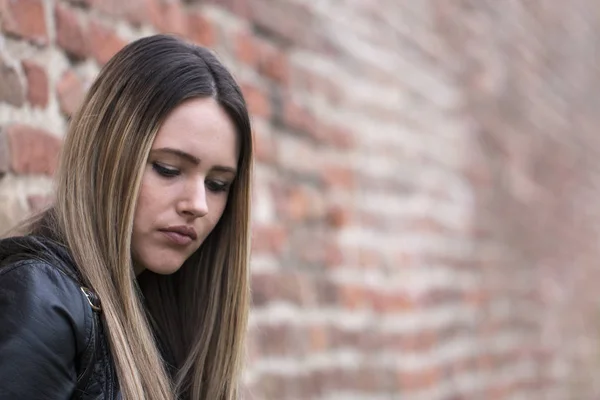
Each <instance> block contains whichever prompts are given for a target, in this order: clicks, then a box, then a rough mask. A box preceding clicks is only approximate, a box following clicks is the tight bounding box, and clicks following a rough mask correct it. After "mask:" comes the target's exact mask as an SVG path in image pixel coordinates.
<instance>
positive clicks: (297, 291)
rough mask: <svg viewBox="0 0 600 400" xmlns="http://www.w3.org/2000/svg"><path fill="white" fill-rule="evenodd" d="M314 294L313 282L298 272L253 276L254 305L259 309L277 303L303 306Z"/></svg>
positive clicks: (256, 274)
mask: <svg viewBox="0 0 600 400" xmlns="http://www.w3.org/2000/svg"><path fill="white" fill-rule="evenodd" d="M313 292H314V283H313V282H312V280H311V279H309V277H308V276H306V275H303V274H300V273H298V272H292V271H279V272H267V273H254V274H252V303H253V304H254V305H255V306H257V307H261V306H265V305H267V304H268V303H270V302H275V301H278V302H282V301H283V302H287V303H292V304H295V305H303V304H304V303H305V302H307V300H308V299H309V297H310V296H311V295H313V294H314V293H313Z"/></svg>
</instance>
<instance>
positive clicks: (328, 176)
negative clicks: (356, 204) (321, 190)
mask: <svg viewBox="0 0 600 400" xmlns="http://www.w3.org/2000/svg"><path fill="white" fill-rule="evenodd" d="M322 178H323V181H324V182H325V184H326V185H327V186H329V187H335V188H341V189H353V188H355V187H356V183H357V182H356V180H357V176H356V173H355V172H354V171H353V170H352V168H350V167H343V166H339V165H329V166H326V167H325V168H324V169H323V172H322Z"/></svg>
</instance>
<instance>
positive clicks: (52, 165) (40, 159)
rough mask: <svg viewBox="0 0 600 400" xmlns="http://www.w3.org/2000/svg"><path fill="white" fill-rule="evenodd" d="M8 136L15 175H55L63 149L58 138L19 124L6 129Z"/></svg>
mask: <svg viewBox="0 0 600 400" xmlns="http://www.w3.org/2000/svg"><path fill="white" fill-rule="evenodd" d="M6 135H7V137H8V142H9V147H10V156H11V169H12V171H13V172H14V173H15V174H17V175H27V174H43V175H49V176H51V175H53V174H54V171H55V170H56V166H57V164H58V155H59V152H60V147H61V140H60V139H59V138H58V137H56V136H55V135H52V134H50V133H48V132H46V131H44V130H42V129H38V128H34V127H31V126H28V125H17V124H16V125H11V126H9V127H8V128H6Z"/></svg>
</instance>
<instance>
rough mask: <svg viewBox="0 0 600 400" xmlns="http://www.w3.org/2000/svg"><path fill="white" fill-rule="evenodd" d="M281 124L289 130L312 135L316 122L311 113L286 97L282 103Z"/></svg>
mask: <svg viewBox="0 0 600 400" xmlns="http://www.w3.org/2000/svg"><path fill="white" fill-rule="evenodd" d="M283 122H284V123H285V124H286V125H287V126H288V127H290V128H292V129H294V130H297V131H301V132H305V133H308V134H314V133H315V130H316V126H317V123H316V120H315V117H314V116H313V114H312V113H311V111H309V110H308V109H307V108H306V107H304V106H302V105H300V104H299V103H297V102H296V101H295V100H293V99H292V98H290V97H288V98H287V99H285V100H284V101H283Z"/></svg>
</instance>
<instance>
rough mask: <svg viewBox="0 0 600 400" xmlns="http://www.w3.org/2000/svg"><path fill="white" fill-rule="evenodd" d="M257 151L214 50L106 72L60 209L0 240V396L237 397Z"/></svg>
mask: <svg viewBox="0 0 600 400" xmlns="http://www.w3.org/2000/svg"><path fill="white" fill-rule="evenodd" d="M251 164H252V143H251V133H250V123H249V117H248V112H247V109H246V105H245V102H244V99H243V97H242V94H241V91H240V88H239V87H238V85H237V84H236V83H235V81H234V79H233V78H232V76H231V75H230V74H229V72H228V71H227V70H226V69H225V68H224V67H223V66H222V65H221V63H219V61H218V60H217V59H216V58H215V57H214V55H213V54H212V53H211V52H209V51H208V50H206V49H204V48H201V47H198V46H195V45H192V44H188V43H185V42H183V41H181V40H180V39H177V38H174V37H171V36H165V35H157V36H152V37H147V38H143V39H140V40H138V41H135V42H133V43H131V44H129V45H128V46H126V47H125V48H124V49H123V50H121V51H120V52H119V53H118V54H117V55H115V56H114V58H113V59H112V60H111V61H110V62H109V63H108V64H107V65H106V66H105V67H104V68H103V70H102V71H101V72H100V74H99V76H98V78H97V80H96V81H95V83H94V84H93V86H92V87H91V89H90V90H89V92H88V93H87V96H86V98H85V100H84V102H83V104H82V106H81V108H80V110H79V111H78V113H77V114H76V115H75V116H74V118H73V120H72V121H71V123H70V129H69V132H68V133H67V136H66V138H65V141H64V145H63V153H62V158H61V163H60V167H59V170H58V172H57V187H56V194H55V201H54V203H53V205H52V206H51V207H50V208H49V209H48V210H46V211H44V212H43V213H42V214H40V215H39V216H37V217H35V218H34V219H32V220H31V221H29V223H28V224H27V225H26V227H27V228H26V232H25V234H24V235H23V236H18V237H17V236H15V237H11V238H8V239H5V240H3V241H0V319H1V321H2V323H1V324H0V382H1V383H0V399H2V400H4V399H9V398H10V399H34V398H35V399H42V398H43V399H67V398H83V399H91V398H93V399H113V398H121V397H123V398H125V399H130V400H134V399H135V400H138V399H161V400H162V399H175V398H190V399H236V398H238V384H239V379H240V370H241V366H242V358H243V352H244V336H245V329H246V322H247V313H248V304H249V292H248V254H249V218H250V216H249V213H250V211H249V202H250V176H251Z"/></svg>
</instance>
